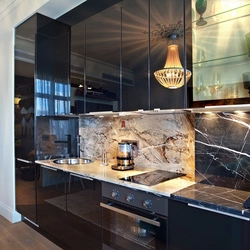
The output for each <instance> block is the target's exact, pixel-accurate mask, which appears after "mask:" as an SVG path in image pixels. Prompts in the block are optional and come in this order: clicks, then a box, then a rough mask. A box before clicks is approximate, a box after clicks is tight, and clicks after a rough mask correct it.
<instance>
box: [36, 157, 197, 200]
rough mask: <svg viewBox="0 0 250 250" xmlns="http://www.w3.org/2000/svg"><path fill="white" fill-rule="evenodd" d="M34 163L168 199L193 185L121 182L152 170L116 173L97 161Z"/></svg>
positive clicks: (181, 179)
mask: <svg viewBox="0 0 250 250" xmlns="http://www.w3.org/2000/svg"><path fill="white" fill-rule="evenodd" d="M36 163H37V164H40V165H44V166H48V167H51V168H55V169H59V170H62V171H65V172H68V173H74V174H78V175H81V176H86V177H91V178H94V179H98V180H101V181H106V182H110V183H114V184H118V185H122V186H127V187H130V188H133V189H138V190H142V191H146V192H151V193H155V194H158V195H163V196H167V197H169V196H170V194H172V193H174V192H177V191H179V190H181V189H183V188H186V187H188V186H191V185H193V184H194V182H193V181H191V180H190V178H188V177H179V178H176V179H172V180H169V181H165V182H163V183H160V184H157V185H154V186H145V185H140V184H136V183H130V182H126V181H122V180H119V179H120V178H123V177H128V176H131V175H136V174H141V173H145V172H149V171H151V170H154V169H150V168H140V167H135V168H134V169H133V170H127V171H116V170H112V169H111V167H110V165H109V166H101V165H100V163H101V162H100V161H99V160H95V161H94V162H93V163H89V164H78V165H77V164H76V165H67V164H57V163H54V162H53V160H37V161H36Z"/></svg>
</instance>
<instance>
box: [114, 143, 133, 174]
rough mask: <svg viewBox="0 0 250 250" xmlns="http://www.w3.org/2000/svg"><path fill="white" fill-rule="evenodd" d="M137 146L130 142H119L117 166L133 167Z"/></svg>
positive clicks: (120, 167) (120, 168) (123, 168)
mask: <svg viewBox="0 0 250 250" xmlns="http://www.w3.org/2000/svg"><path fill="white" fill-rule="evenodd" d="M134 150H136V149H135V147H134V145H132V144H131V143H129V142H120V143H118V149H117V168H118V169H119V170H128V169H133V167H134Z"/></svg>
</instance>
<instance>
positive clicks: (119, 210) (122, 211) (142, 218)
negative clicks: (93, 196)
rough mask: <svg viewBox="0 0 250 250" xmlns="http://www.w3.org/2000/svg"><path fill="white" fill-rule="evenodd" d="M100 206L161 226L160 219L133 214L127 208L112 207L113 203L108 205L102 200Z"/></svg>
mask: <svg viewBox="0 0 250 250" xmlns="http://www.w3.org/2000/svg"><path fill="white" fill-rule="evenodd" d="M100 206H101V207H103V208H106V209H108V210H111V211H114V212H116V213H119V214H123V215H126V216H129V217H131V218H134V219H139V220H141V221H144V222H146V223H148V224H151V225H153V226H156V227H160V226H161V223H160V222H159V221H155V220H151V219H148V218H146V217H144V216H140V215H137V214H133V213H130V212H127V211H125V210H122V209H119V208H116V207H112V205H107V204H104V203H102V202H101V203H100Z"/></svg>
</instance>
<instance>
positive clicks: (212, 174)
mask: <svg viewBox="0 0 250 250" xmlns="http://www.w3.org/2000/svg"><path fill="white" fill-rule="evenodd" d="M249 124H250V114H249V113H227V112H223V113H216V114H196V125H195V138H196V139H195V149H196V151H195V170H196V181H198V182H199V181H202V183H206V184H212V185H218V186H224V187H230V188H233V189H238V190H245V191H250V167H249V163H250V153H249V152H250V151H249V150H250V133H249V129H250V125H249Z"/></svg>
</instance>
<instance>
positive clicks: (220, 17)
mask: <svg viewBox="0 0 250 250" xmlns="http://www.w3.org/2000/svg"><path fill="white" fill-rule="evenodd" d="M194 2H195V1H194ZM235 2H236V3H237V1H235ZM210 4H211V5H212V4H214V6H215V5H218V4H219V1H218V2H215V3H211V2H210ZM193 6H195V4H193ZM228 6H229V5H228ZM221 8H222V7H220V8H219V7H218V9H221ZM229 8H230V7H229ZM194 9H195V7H194ZM215 11H216V6H215V7H214V8H213V7H211V6H210V8H208V10H207V11H206V12H207V13H208V16H206V12H205V14H204V15H205V16H203V18H204V20H205V21H207V24H206V25H204V26H198V25H196V22H197V21H198V20H199V15H198V13H196V12H195V15H197V18H196V17H195V20H193V22H192V25H193V28H195V29H197V30H198V29H204V28H207V27H209V26H212V25H218V24H220V23H223V22H227V21H233V20H235V19H238V18H242V17H247V16H249V15H250V3H249V4H245V5H243V6H240V7H235V8H231V9H227V10H225V11H219V12H218V13H214V12H215Z"/></svg>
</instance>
